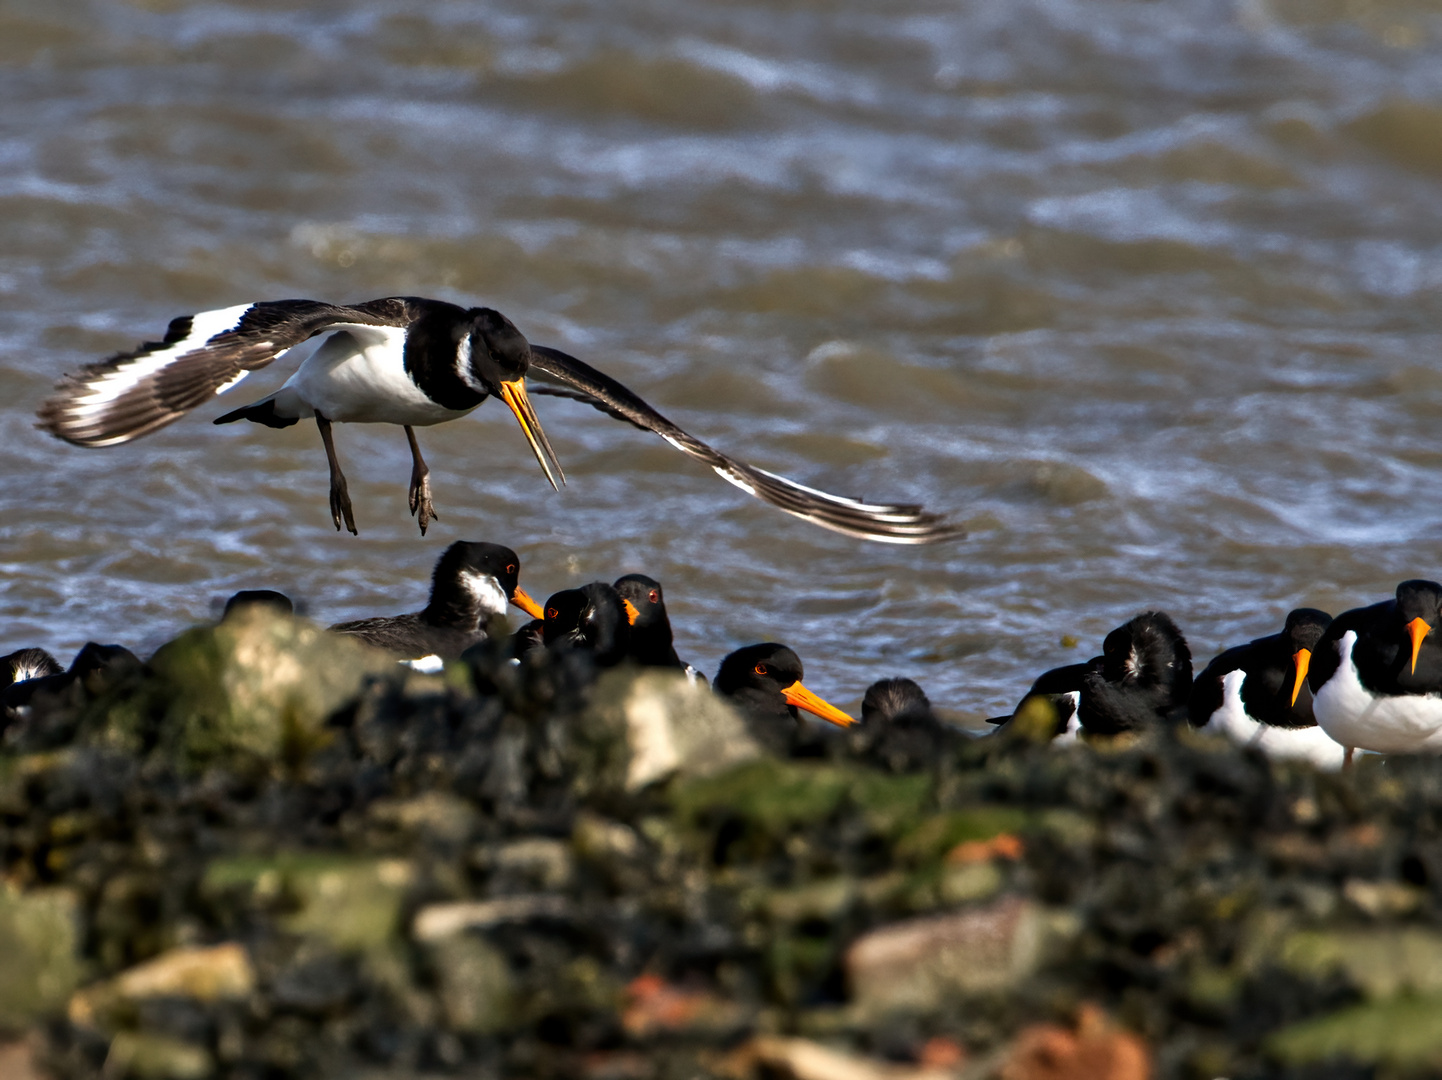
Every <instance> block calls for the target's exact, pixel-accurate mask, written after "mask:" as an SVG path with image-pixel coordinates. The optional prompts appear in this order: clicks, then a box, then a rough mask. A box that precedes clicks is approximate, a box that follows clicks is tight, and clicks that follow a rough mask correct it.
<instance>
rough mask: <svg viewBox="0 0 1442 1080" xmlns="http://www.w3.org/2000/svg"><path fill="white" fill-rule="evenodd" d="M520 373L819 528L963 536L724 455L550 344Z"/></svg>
mask: <svg viewBox="0 0 1442 1080" xmlns="http://www.w3.org/2000/svg"><path fill="white" fill-rule="evenodd" d="M528 377H529V378H530V379H531V380H534V384H536V385H534V389H535V391H536V393H546V394H553V395H556V396H559V397H570V398H574V399H576V400H578V401H584V402H586V403H587V404H589V405H592V406H594V407H595V408H597V409H600V410H601V411H602V412H605V413H608V414H610V415H611V416H614V417H616V418H617V419H620V420H625V421H627V422H628V423H630V424H633V425H635V426H636V427H638V428H641V429H642V430H643V431H653V432H655V433H656V434H657V435H659V436H661V438H663V439H665V440H666V441H667V442H668V443H670V444H671V445H672V446H674V447H675V448H676V449H677V450H680V451H681V452H682V453H685V454H689V455H691V456H692V457H694V458H699V459H700V460H701V461H703V462H705V463H706V464H707V465H709V466H710V467H711V468H712V469H713V470H715V472H716V473H717V475H719V476H720V477H721V478H722V479H724V480H726V481H727V482H728V483H731V484H734V485H735V486H736V487H739V488H740V489H741V490H742V491H745V492H746V493H747V494H748V495H753V496H755V497H756V498H758V499H760V500H762V501H763V502H768V503H770V504H771V505H772V506H775V507H777V508H779V509H781V510H784V511H786V512H787V513H788V514H794V515H796V516H797V517H800V518H805V519H806V520H807V521H810V522H812V523H814V524H816V525H820V526H822V527H823V528H827V529H833V530H835V531H836V532H840V533H845V534H847V535H848V536H857V537H861V538H863V539H866V540H879V541H883V542H885V543H891V544H931V543H936V542H937V541H940V540H956V539H959V538H961V537H962V536H964V535H966V533H965V530H964V529H962V528H961V527H960V526H959V525H953V524H951V523H950V522H948V521H946V520H945V518H943V517H942V516H941V515H940V514H934V513H930V512H929V511H927V510H925V509H923V508H922V507H920V506H914V505H909V504H905V503H869V502H864V501H862V500H860V499H848V498H844V497H842V496H839V495H831V494H829V493H828V492H825V491H818V490H817V489H815V488H810V487H806V486H805V485H804V484H798V483H796V482H795V481H794V480H788V479H786V477H784V476H777V475H776V474H775V473H772V472H767V471H766V470H765V469H758V468H756V467H755V466H754V465H747V464H746V463H745V462H742V461H737V460H736V459H735V458H732V457H728V456H727V455H725V454H723V453H721V452H720V451H719V450H715V449H713V448H712V447H710V446H708V445H707V444H706V443H704V442H702V441H701V440H700V439H698V438H696V437H695V436H694V435H690V434H688V433H687V432H685V431H683V430H682V429H681V428H679V427H677V426H676V425H675V424H673V423H672V422H671V421H670V420H667V419H666V418H665V417H664V416H662V415H661V414H660V413H659V412H657V411H656V410H655V409H653V408H652V407H651V406H650V405H648V404H646V402H644V401H642V400H641V399H640V398H639V397H637V396H636V395H635V394H634V393H632V392H631V391H630V390H628V389H627V388H626V387H624V386H622V385H621V384H620V383H619V382H617V381H616V380H615V379H612V378H610V377H609V376H607V375H604V374H602V373H601V372H599V371H597V370H596V369H595V368H593V367H591V366H590V365H589V364H585V363H582V362H581V361H580V360H577V359H576V358H575V357H573V356H568V355H567V354H565V353H563V352H561V351H559V350H557V349H551V348H547V347H546V346H544V345H532V346H531V366H530V370H529V372H528Z"/></svg>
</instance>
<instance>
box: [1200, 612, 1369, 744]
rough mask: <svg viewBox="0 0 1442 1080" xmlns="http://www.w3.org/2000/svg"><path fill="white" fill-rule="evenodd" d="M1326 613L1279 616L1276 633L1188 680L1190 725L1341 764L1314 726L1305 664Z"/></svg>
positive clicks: (1235, 739)
mask: <svg viewBox="0 0 1442 1080" xmlns="http://www.w3.org/2000/svg"><path fill="white" fill-rule="evenodd" d="M1331 622H1332V616H1330V615H1328V614H1327V613H1326V612H1325V611H1318V610H1317V609H1316V608H1297V609H1296V610H1295V611H1292V612H1289V613H1288V614H1287V621H1286V623H1285V624H1284V625H1283V627H1282V631H1281V633H1279V634H1271V635H1269V636H1267V637H1261V638H1257V639H1256V640H1254V641H1251V642H1249V643H1248V644H1246V645H1238V646H1236V647H1235V648H1231V649H1228V650H1227V651H1226V652H1224V653H1222V654H1221V655H1220V656H1218V657H1217V658H1216V659H1215V660H1213V661H1212V662H1211V663H1210V664H1208V665H1207V666H1206V669H1205V670H1204V671H1203V672H1202V673H1201V674H1200V675H1198V676H1197V678H1196V681H1194V682H1193V683H1192V693H1191V696H1190V698H1189V699H1188V701H1187V713H1188V715H1189V716H1190V718H1191V721H1192V726H1193V727H1195V728H1197V729H1198V730H1201V731H1206V732H1209V733H1213V734H1217V735H1221V736H1223V737H1225V738H1227V739H1229V740H1231V741H1232V742H1233V743H1236V744H1237V745H1238V746H1254V747H1256V748H1257V749H1259V750H1261V751H1262V752H1263V753H1264V754H1266V755H1267V756H1268V757H1274V758H1295V759H1300V760H1303V761H1310V762H1312V763H1313V764H1314V765H1316V766H1318V767H1319V768H1324V769H1336V768H1340V767H1341V765H1342V756H1343V753H1344V749H1343V747H1342V745H1341V744H1340V743H1338V742H1336V741H1335V740H1333V739H1332V738H1331V737H1330V736H1329V735H1328V734H1327V733H1326V732H1325V731H1323V730H1322V729H1321V728H1320V727H1318V726H1317V720H1316V718H1315V717H1314V716H1313V715H1312V691H1311V688H1310V687H1308V686H1307V668H1308V666H1309V665H1310V664H1311V662H1312V654H1313V652H1314V650H1315V649H1316V648H1317V642H1318V641H1320V640H1321V638H1322V635H1323V634H1324V633H1325V632H1326V630H1327V627H1328V626H1329V625H1330V624H1331Z"/></svg>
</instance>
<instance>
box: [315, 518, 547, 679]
mask: <svg viewBox="0 0 1442 1080" xmlns="http://www.w3.org/2000/svg"><path fill="white" fill-rule="evenodd" d="M520 573H521V560H520V558H519V557H518V556H517V555H516V553H515V552H514V551H512V550H511V549H510V548H508V547H504V546H502V545H501V544H486V543H479V542H475V543H472V542H467V541H464V540H461V541H457V542H456V543H454V544H452V545H451V546H450V547H448V548H446V550H445V551H444V552H442V553H441V557H440V558H439V559H437V560H436V567H435V570H434V571H433V573H432V574H431V599H430V603H428V604H427V605H426V606H425V607H424V608H423V609H422V610H420V611H417V612H414V613H413V614H410V615H387V616H381V617H379V618H373V619H356V620H354V621H352V622H343V623H336V624H335V625H334V626H332V627H330V629H331V630H332V631H333V632H334V633H337V634H349V635H351V636H352V637H358V638H360V639H361V640H362V641H364V642H366V643H367V644H369V645H374V646H376V647H377V648H380V649H385V650H386V651H387V652H391V653H394V654H395V655H396V656H397V657H398V658H400V659H402V660H423V659H424V660H427V663H426V664H425V665H424V667H423V670H430V669H435V668H438V667H439V662H440V661H445V660H456V659H459V658H460V655H461V653H463V652H464V651H465V650H466V649H468V648H469V647H470V646H472V645H474V644H476V643H477V642H479V641H484V640H486V638H487V636H488V623H489V622H490V620H491V619H493V618H496V617H498V616H503V615H505V613H506V605H507V604H508V603H509V604H514V605H515V606H516V607H518V608H520V609H521V610H522V611H524V612H526V613H527V614H528V615H531V616H537V615H539V614H540V613H541V609H540V606H539V605H538V604H537V603H536V602H535V601H534V600H532V599H531V598H530V597H529V596H527V595H526V591H525V590H524V589H522V588H521V586H520V584H519V579H520ZM430 657H435V658H436V659H435V660H429V658H430Z"/></svg>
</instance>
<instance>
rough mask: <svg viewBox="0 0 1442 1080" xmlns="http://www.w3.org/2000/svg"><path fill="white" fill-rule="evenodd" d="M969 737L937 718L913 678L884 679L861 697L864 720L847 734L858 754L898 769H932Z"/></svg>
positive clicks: (851, 746)
mask: <svg viewBox="0 0 1442 1080" xmlns="http://www.w3.org/2000/svg"><path fill="white" fill-rule="evenodd" d="M968 738H969V736H966V735H964V734H962V733H961V732H960V731H958V730H957V729H956V728H953V727H951V726H950V725H948V724H947V723H945V722H944V721H943V720H942V719H941V717H939V716H937V714H936V710H935V709H934V708H933V707H932V704H931V700H930V699H929V698H928V697H927V696H926V691H924V690H922V688H921V687H920V686H919V685H917V683H916V682H915V681H914V680H912V679H881V680H878V681H877V682H874V683H872V684H871V685H870V686H868V687H867V688H866V693H865V694H864V695H863V696H862V698H861V723H860V724H858V725H857V726H856V727H854V728H852V729H851V730H850V731H848V732H847V742H848V744H849V747H850V750H851V752H852V753H853V754H856V755H859V756H861V757H866V758H870V759H872V760H873V761H877V762H879V763H881V764H882V765H885V766H886V767H887V768H889V769H890V770H891V771H892V772H907V771H909V770H913V769H921V768H926V767H927V766H929V765H931V764H933V763H934V762H936V761H937V759H938V758H939V757H940V756H942V755H944V754H945V753H946V751H947V750H948V749H949V748H951V747H952V746H955V745H956V744H957V743H961V742H965V741H966V740H967V739H968Z"/></svg>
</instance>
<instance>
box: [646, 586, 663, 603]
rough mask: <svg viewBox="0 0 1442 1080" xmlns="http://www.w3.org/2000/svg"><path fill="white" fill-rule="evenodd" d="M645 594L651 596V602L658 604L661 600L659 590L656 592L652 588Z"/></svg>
mask: <svg viewBox="0 0 1442 1080" xmlns="http://www.w3.org/2000/svg"><path fill="white" fill-rule="evenodd" d="M646 595H647V596H649V597H650V598H651V603H653V604H659V603H660V602H661V594H660V593H659V592H657V591H656V590H655V589H652V590H651V591H650V592H649V593H647V594H646Z"/></svg>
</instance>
